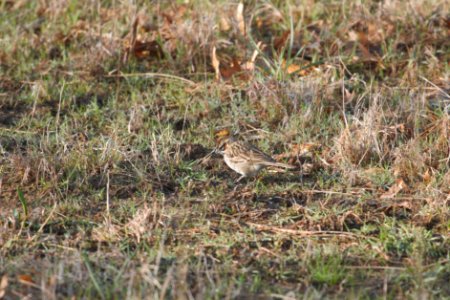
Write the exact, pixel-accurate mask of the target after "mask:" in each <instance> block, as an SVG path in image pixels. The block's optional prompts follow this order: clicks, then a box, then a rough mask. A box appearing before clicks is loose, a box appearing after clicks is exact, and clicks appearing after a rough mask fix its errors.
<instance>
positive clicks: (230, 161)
mask: <svg viewBox="0 0 450 300" xmlns="http://www.w3.org/2000/svg"><path fill="white" fill-rule="evenodd" d="M224 132H225V133H224ZM216 137H217V138H218V144H219V146H218V148H217V150H216V152H217V153H219V154H221V155H222V156H223V158H224V161H225V163H226V164H227V165H228V167H230V168H231V169H232V170H233V171H235V172H237V173H239V174H241V177H239V179H238V180H237V181H236V182H239V181H240V180H242V179H243V178H245V177H251V176H255V175H256V174H258V172H259V171H261V170H262V169H264V168H266V167H279V168H284V169H295V168H296V167H295V166H292V165H289V164H284V163H280V162H277V161H275V160H274V159H273V158H272V157H270V156H269V155H267V154H265V153H264V152H262V151H261V150H259V149H258V148H256V147H255V146H253V145H251V144H250V143H248V142H244V141H240V140H238V139H237V138H236V137H234V136H229V135H227V132H226V131H221V132H219V133H218V134H216Z"/></svg>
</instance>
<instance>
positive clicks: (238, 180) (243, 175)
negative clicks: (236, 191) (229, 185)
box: [235, 175, 245, 183]
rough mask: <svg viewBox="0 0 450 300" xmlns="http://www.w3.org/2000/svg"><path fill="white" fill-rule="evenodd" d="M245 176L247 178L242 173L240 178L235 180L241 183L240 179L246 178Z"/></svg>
mask: <svg viewBox="0 0 450 300" xmlns="http://www.w3.org/2000/svg"><path fill="white" fill-rule="evenodd" d="M244 178H245V176H244V175H242V176H241V177H239V178H238V180H236V181H235V183H239V181H241V180H242V179H244Z"/></svg>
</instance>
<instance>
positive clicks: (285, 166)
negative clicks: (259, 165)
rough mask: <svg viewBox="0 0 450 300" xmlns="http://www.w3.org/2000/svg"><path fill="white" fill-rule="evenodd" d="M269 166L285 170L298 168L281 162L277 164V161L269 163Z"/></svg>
mask: <svg viewBox="0 0 450 300" xmlns="http://www.w3.org/2000/svg"><path fill="white" fill-rule="evenodd" d="M267 166H268V167H278V168H283V169H297V167H296V166H293V165H289V164H285V163H281V162H277V161H275V162H270V163H267Z"/></svg>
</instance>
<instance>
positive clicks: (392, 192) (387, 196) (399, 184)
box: [380, 178, 407, 199]
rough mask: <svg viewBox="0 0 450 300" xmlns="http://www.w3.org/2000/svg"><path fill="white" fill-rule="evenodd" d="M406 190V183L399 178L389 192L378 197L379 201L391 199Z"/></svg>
mask: <svg viewBox="0 0 450 300" xmlns="http://www.w3.org/2000/svg"><path fill="white" fill-rule="evenodd" d="M406 188H407V185H406V183H405V182H404V181H403V179H401V178H399V179H397V180H396V181H395V184H394V185H392V186H391V187H390V188H389V190H388V191H387V192H386V193H384V194H382V195H381V196H380V199H392V198H394V197H395V195H397V194H398V193H399V192H400V191H402V190H404V189H406Z"/></svg>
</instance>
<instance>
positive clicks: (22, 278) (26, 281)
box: [17, 274, 34, 284]
mask: <svg viewBox="0 0 450 300" xmlns="http://www.w3.org/2000/svg"><path fill="white" fill-rule="evenodd" d="M17 279H18V280H19V282H20V283H22V284H30V283H31V284H34V282H33V278H32V277H31V276H30V275H28V274H21V275H18V276H17Z"/></svg>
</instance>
